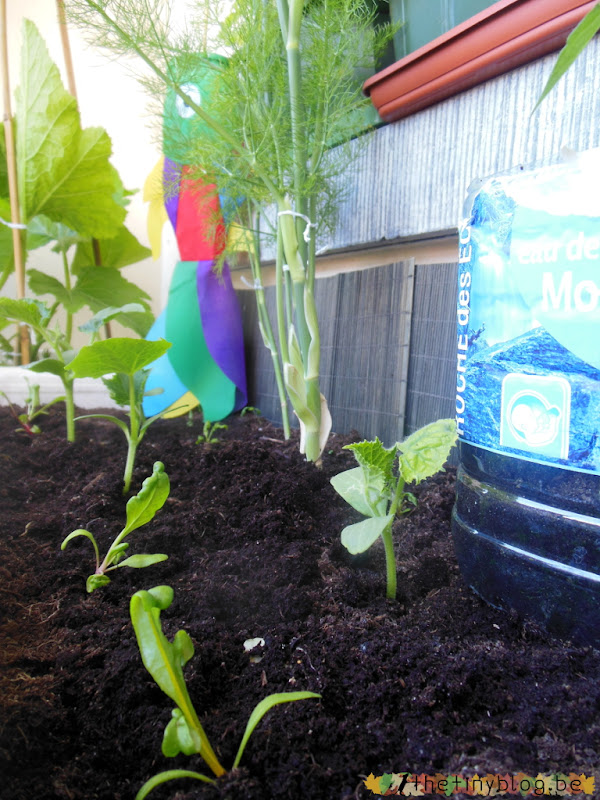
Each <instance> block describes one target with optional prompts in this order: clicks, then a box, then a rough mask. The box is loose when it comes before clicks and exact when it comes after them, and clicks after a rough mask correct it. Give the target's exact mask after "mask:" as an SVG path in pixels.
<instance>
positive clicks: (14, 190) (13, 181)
mask: <svg viewBox="0 0 600 800" xmlns="http://www.w3.org/2000/svg"><path fill="white" fill-rule="evenodd" d="M0 28H1V30H0V63H1V64H2V96H3V108H4V116H3V121H4V137H5V141H6V164H7V170H8V191H9V197H10V219H11V227H12V240H13V254H14V259H15V277H16V282H17V297H18V298H19V299H21V298H23V297H25V259H24V254H23V233H22V227H23V226H22V225H21V211H20V208H19V190H18V184H17V158H16V152H15V142H14V132H13V125H12V110H11V102H10V77H9V69H8V37H7V30H6V28H7V25H6V0H0ZM19 341H20V351H21V363H22V364H29V332H28V330H27V326H25V325H19Z"/></svg>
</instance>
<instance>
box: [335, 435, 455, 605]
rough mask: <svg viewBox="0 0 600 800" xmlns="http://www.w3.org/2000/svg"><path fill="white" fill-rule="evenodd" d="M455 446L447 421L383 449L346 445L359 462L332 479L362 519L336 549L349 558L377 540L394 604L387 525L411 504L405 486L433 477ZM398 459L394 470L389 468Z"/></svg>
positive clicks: (393, 571)
mask: <svg viewBox="0 0 600 800" xmlns="http://www.w3.org/2000/svg"><path fill="white" fill-rule="evenodd" d="M455 441H456V423H455V421H454V420H453V419H439V420H438V421H437V422H432V423H431V424H430V425H426V426H425V427H424V428H420V429H419V430H418V431H415V432H414V433H412V434H411V435H410V436H408V437H407V438H406V439H405V440H404V441H403V442H397V443H396V444H395V445H394V446H393V447H390V448H386V447H384V446H383V444H382V443H381V442H380V441H379V439H378V438H375V441H373V442H358V443H357V444H349V445H346V447H345V448H344V449H346V450H352V451H353V453H354V457H355V458H356V460H357V461H358V463H359V466H358V467H354V469H349V470H346V472H341V473H340V474H339V475H334V477H333V478H332V479H331V483H332V485H333V488H334V489H335V490H336V492H337V493H338V494H340V495H341V496H342V497H343V498H344V500H345V501H346V502H347V503H349V504H350V505H351V506H352V507H353V508H355V509H356V510H357V511H359V512H360V513H361V514H362V515H363V516H364V517H366V519H363V520H362V521H361V522H356V523H355V524H354V525H348V526H347V527H346V528H344V530H343V531H342V544H343V545H344V547H345V548H346V550H348V551H349V552H350V553H352V554H353V555H356V554H358V553H364V552H365V551H366V550H368V549H369V547H371V545H372V544H374V543H375V542H376V541H377V539H378V538H379V537H380V536H381V538H382V539H383V545H384V549H385V563H386V575H387V591H386V595H387V597H388V598H389V599H390V600H395V599H396V584H397V578H396V559H395V556H394V543H393V540H392V523H393V522H394V519H395V517H396V515H397V514H399V513H402V512H403V511H404V509H405V503H406V501H408V502H412V503H415V502H416V501H415V498H414V497H413V495H411V494H410V492H407V491H405V486H406V484H407V483H415V484H416V483H420V482H421V481H422V480H424V479H425V478H429V477H430V476H431V475H434V474H435V473H436V472H439V471H440V470H441V469H442V467H443V465H444V463H445V461H446V460H447V458H448V454H449V453H450V450H451V448H452V446H453V445H454V443H455ZM396 456H397V457H398V464H397V467H396V468H394V464H395V461H396Z"/></svg>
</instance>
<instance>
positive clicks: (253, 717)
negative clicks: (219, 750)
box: [233, 692, 321, 769]
mask: <svg viewBox="0 0 600 800" xmlns="http://www.w3.org/2000/svg"><path fill="white" fill-rule="evenodd" d="M312 697H314V698H320V697H321V695H320V694H315V693H314V692H278V693H276V694H270V695H268V697H265V698H264V700H261V701H260V703H258V705H257V706H256V707H255V708H254V711H253V712H252V713H251V714H250V718H249V719H248V724H247V725H246V730H245V731H244V735H243V737H242V741H241V743H240V746H239V748H238V751H237V755H236V757H235V761H234V762H233V769H235V768H236V767H237V766H238V764H239V763H240V759H241V758H242V756H243V754H244V750H245V749H246V745H247V744H248V739H249V738H250V736H251V735H252V733H253V731H254V729H255V728H256V726H257V725H258V723H259V722H260V721H261V719H262V718H263V717H264V715H265V714H266V713H267V712H268V711H270V710H271V709H272V708H273V707H274V706H278V705H281V704H282V703H294V702H295V701H296V700H309V699H310V698H312Z"/></svg>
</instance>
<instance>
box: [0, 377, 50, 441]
mask: <svg viewBox="0 0 600 800" xmlns="http://www.w3.org/2000/svg"><path fill="white" fill-rule="evenodd" d="M27 386H28V388H29V392H28V393H27V397H26V398H25V411H24V412H23V413H21V414H19V412H18V411H17V410H16V408H15V407H14V406H13V404H12V403H11V402H10V400H9V399H8V395H7V394H6V392H2V391H0V395H1V396H2V397H3V398H4V399H5V400H6V402H7V403H8V407H9V409H10V413H11V414H12V416H13V417H14V418H15V421H16V422H18V423H19V427H18V428H15V431H17V433H26V434H27V435H28V436H31V437H33V436H36V435H37V434H38V433H41V432H42V430H41V428H40V426H39V425H36V424H35V422H34V420H36V419H37V418H38V417H40V416H41V415H42V414H47V413H48V409H49V408H50V407H51V406H53V405H54V404H55V403H62V402H64V399H65V398H64V397H55V398H54V399H53V400H51V401H50V402H49V403H46V405H44V406H40V387H39V385H38V384H37V383H34V384H30V383H27Z"/></svg>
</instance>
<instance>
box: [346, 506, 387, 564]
mask: <svg viewBox="0 0 600 800" xmlns="http://www.w3.org/2000/svg"><path fill="white" fill-rule="evenodd" d="M393 519H394V517H393V515H392V514H388V515H387V516H385V517H371V519H363V520H362V522H357V523H356V524H355V525H348V526H347V527H346V528H344V530H343V531H342V544H343V545H344V547H345V548H346V550H348V552H349V553H352V555H356V554H357V553H364V552H365V550H368V549H369V547H371V545H372V544H373V543H374V542H376V541H377V539H378V538H379V537H380V536H381V534H382V533H383V532H384V530H385V529H386V528H387V526H388V525H389V524H390V523H391V522H392V520H393Z"/></svg>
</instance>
